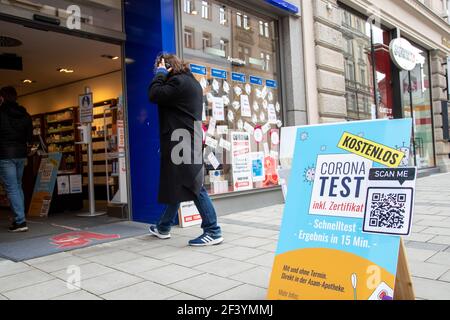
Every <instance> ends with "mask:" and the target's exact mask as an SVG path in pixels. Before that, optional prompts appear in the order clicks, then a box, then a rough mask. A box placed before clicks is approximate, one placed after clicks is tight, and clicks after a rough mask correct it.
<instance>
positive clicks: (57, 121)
mask: <svg viewBox="0 0 450 320" xmlns="http://www.w3.org/2000/svg"><path fill="white" fill-rule="evenodd" d="M68 121H73V118H67V119H59V120H51V121H47V124H51V123H61V122H68Z"/></svg>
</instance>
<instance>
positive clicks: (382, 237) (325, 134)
mask: <svg viewBox="0 0 450 320" xmlns="http://www.w3.org/2000/svg"><path fill="white" fill-rule="evenodd" d="M411 126H412V120H411V119H400V120H376V121H360V122H351V123H345V124H333V125H317V126H308V127H300V128H298V130H297V134H296V139H295V153H294V158H293V167H292V173H291V175H290V179H289V192H288V193H287V200H286V206H285V209H284V216H283V221H282V226H281V230H280V236H279V242H278V248H277V251H276V256H275V260H274V265H273V269H272V275H271V280H270V285H269V291H268V298H269V299H286V300H392V299H393V297H394V290H395V278H396V274H397V262H398V255H399V246H400V237H399V236H398V235H395V234H394V233H396V232H397V233H398V234H400V232H404V233H405V234H406V233H407V232H408V230H409V226H408V224H409V223H410V220H411V219H410V218H408V217H407V216H406V215H410V211H411V203H412V196H413V192H412V186H413V183H412V181H413V179H415V171H414V170H407V168H402V167H401V166H402V159H403V158H404V157H405V156H406V154H405V150H403V149H402V148H403V146H404V145H409V141H410V139H411ZM407 152H409V150H408V151H407ZM406 165H407V164H406ZM395 169H396V170H395ZM400 169H403V170H400ZM393 176H397V177H401V179H397V180H399V181H392V180H393V178H392V179H391V178H389V177H393ZM386 177H388V178H386ZM386 201H389V202H390V205H388V206H386V205H383V203H386ZM388 210H389V212H388ZM380 226H381V228H380ZM399 228H403V229H402V230H401V231H397V230H400V229H399ZM369 231H370V232H369ZM377 232H379V233H377Z"/></svg>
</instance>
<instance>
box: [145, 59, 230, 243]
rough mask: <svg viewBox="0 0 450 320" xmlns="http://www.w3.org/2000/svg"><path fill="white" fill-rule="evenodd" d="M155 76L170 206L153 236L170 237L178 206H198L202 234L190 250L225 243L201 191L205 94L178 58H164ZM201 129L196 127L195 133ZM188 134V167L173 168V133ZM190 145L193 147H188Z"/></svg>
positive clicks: (165, 196)
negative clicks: (186, 203)
mask: <svg viewBox="0 0 450 320" xmlns="http://www.w3.org/2000/svg"><path fill="white" fill-rule="evenodd" d="M155 67H156V76H155V78H154V79H153V82H152V83H151V85H150V88H149V92H148V94H149V98H150V101H151V102H153V103H156V104H157V105H158V111H159V128H160V145H161V146H160V150H161V170H160V180H159V195H158V201H159V202H160V203H163V204H166V205H167V207H166V210H165V211H164V213H163V215H162V217H161V219H160V221H159V223H158V224H157V225H156V226H151V227H150V229H149V231H150V233H151V234H153V235H155V236H157V237H158V238H160V239H168V238H170V230H171V225H172V221H173V220H174V218H175V217H176V215H177V214H178V210H179V208H180V203H181V202H185V201H194V203H195V205H196V206H197V209H198V211H199V213H200V215H201V217H202V225H201V227H202V229H203V234H202V235H201V236H199V237H198V238H196V239H194V240H190V241H189V245H191V246H209V245H217V244H220V243H222V242H223V237H222V231H221V228H220V227H219V225H218V223H217V214H216V211H215V209H214V206H213V204H212V201H211V199H210V198H209V195H208V192H207V191H206V189H205V188H204V186H203V179H204V163H203V131H202V129H201V121H202V111H203V90H202V87H201V86H200V84H199V83H198V81H197V80H196V79H195V78H194V76H193V75H192V73H191V72H190V70H189V67H188V66H187V65H186V64H185V63H184V62H183V61H182V60H181V59H180V58H178V57H177V56H175V55H172V54H166V55H162V56H160V57H158V58H157V61H156V63H155ZM196 127H198V128H196ZM175 131H177V132H182V131H185V132H188V133H189V136H190V138H191V139H188V140H190V141H182V142H181V143H184V148H183V152H187V153H188V154H183V156H182V157H183V159H187V158H188V159H189V161H188V163H186V161H183V162H182V163H181V164H177V163H175V161H174V159H172V151H173V149H174V148H175V147H177V148H179V144H180V142H178V141H172V134H173V133H174V132H175ZM188 142H190V144H189V145H186V143H188Z"/></svg>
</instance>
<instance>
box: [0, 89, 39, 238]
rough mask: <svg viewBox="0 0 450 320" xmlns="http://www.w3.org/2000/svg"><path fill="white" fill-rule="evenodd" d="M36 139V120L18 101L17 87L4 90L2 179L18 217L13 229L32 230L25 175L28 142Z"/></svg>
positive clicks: (0, 108) (0, 97)
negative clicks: (34, 129)
mask: <svg viewBox="0 0 450 320" xmlns="http://www.w3.org/2000/svg"><path fill="white" fill-rule="evenodd" d="M32 139H33V122H32V120H31V116H30V115H29V114H28V112H27V110H26V109H25V108H24V107H22V106H20V105H19V104H18V103H17V92H16V90H15V89H14V88H13V87H4V88H2V89H1V90H0V180H1V182H2V183H3V185H4V186H5V189H6V193H7V195H8V199H9V202H10V204H11V210H12V212H13V214H14V221H13V224H12V226H11V227H10V228H9V231H10V232H26V231H28V227H27V223H26V219H25V197H24V194H23V188H22V176H23V171H24V168H25V164H26V161H27V155H28V145H29V144H31V142H32Z"/></svg>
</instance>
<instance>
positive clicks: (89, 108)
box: [79, 93, 94, 123]
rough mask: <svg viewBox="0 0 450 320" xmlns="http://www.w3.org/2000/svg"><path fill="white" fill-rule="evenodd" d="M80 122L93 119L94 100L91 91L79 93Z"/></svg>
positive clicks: (90, 121)
mask: <svg viewBox="0 0 450 320" xmlns="http://www.w3.org/2000/svg"><path fill="white" fill-rule="evenodd" d="M79 106H80V122H81V123H92V122H93V121H94V101H93V96H92V93H86V94H82V95H80V98H79Z"/></svg>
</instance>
